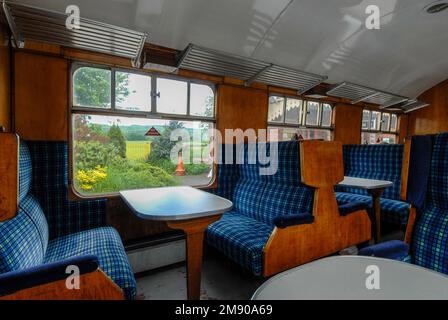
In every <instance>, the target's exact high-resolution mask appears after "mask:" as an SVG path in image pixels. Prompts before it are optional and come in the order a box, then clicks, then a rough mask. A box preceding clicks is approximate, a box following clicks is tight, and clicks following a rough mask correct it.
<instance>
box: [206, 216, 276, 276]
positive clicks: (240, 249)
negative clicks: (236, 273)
mask: <svg viewBox="0 0 448 320" xmlns="http://www.w3.org/2000/svg"><path fill="white" fill-rule="evenodd" d="M272 230H273V227H270V226H268V225H266V224H265V223H262V222H259V221H257V220H255V219H252V218H250V217H248V216H245V215H242V214H238V213H236V212H229V213H226V214H225V215H224V216H223V217H222V218H221V220H219V221H217V222H215V223H214V224H212V225H211V226H210V227H209V228H208V230H207V238H206V239H207V242H208V243H210V244H212V245H213V246H214V247H215V248H216V249H218V250H219V251H221V252H222V253H224V254H225V255H226V256H227V257H228V258H230V259H231V260H233V261H235V262H237V263H239V264H240V265H241V266H243V267H244V268H245V269H246V270H248V271H251V272H253V273H254V274H255V275H261V274H262V272H263V248H264V245H265V244H266V242H267V241H268V239H269V236H270V235H271V232H272Z"/></svg>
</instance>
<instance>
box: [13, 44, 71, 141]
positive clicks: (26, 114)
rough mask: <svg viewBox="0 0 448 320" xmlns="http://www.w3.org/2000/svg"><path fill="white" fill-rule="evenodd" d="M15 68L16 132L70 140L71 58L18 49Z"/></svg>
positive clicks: (26, 136) (29, 137)
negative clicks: (66, 58) (68, 137)
mask: <svg viewBox="0 0 448 320" xmlns="http://www.w3.org/2000/svg"><path fill="white" fill-rule="evenodd" d="M14 69H15V71H14V75H15V76H14V100H15V106H14V107H15V113H14V120H15V128H16V132H17V133H18V134H19V135H20V137H22V138H23V139H26V140H46V141H66V140H67V135H68V129H67V128H68V127H67V125H68V119H67V112H68V110H67V102H68V92H69V91H68V85H67V83H68V61H67V60H65V59H62V58H57V57H52V56H43V55H37V54H31V53H27V52H16V53H15V56H14Z"/></svg>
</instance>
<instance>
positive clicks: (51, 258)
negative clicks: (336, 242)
mask: <svg viewBox="0 0 448 320" xmlns="http://www.w3.org/2000/svg"><path fill="white" fill-rule="evenodd" d="M82 255H94V256H96V257H97V258H98V262H99V266H100V268H101V269H102V270H103V271H104V272H105V273H106V274H107V275H108V276H109V277H110V278H111V279H112V280H113V281H114V282H115V283H116V284H117V285H118V286H119V287H120V288H122V289H123V292H124V294H125V297H126V298H127V299H135V296H136V290H137V285H136V282H135V278H134V275H133V273H132V270H131V268H130V265H129V262H128V259H127V257H126V254H125V250H124V247H123V244H122V242H121V239H120V236H119V235H118V233H117V232H116V231H115V229H113V228H111V227H103V228H96V229H92V230H87V231H83V232H78V233H74V234H70V235H68V236H64V237H60V238H58V239H54V240H52V241H50V243H49V244H48V250H47V253H46V255H45V263H52V262H56V261H60V260H65V259H68V258H73V257H76V256H82Z"/></svg>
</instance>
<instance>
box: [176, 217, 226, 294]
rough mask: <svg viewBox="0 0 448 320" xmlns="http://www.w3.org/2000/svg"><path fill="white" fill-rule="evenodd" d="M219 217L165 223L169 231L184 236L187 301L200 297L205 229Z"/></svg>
mask: <svg viewBox="0 0 448 320" xmlns="http://www.w3.org/2000/svg"><path fill="white" fill-rule="evenodd" d="M220 218H221V215H217V216H212V217H205V218H198V219H193V220H187V221H172V222H167V225H168V227H170V228H171V229H176V230H182V231H184V232H185V234H186V237H187V239H186V249H187V296H188V300H199V299H200V296H201V269H202V255H203V245H204V233H205V229H207V227H208V226H209V225H210V224H212V223H213V222H215V221H217V220H219V219H220Z"/></svg>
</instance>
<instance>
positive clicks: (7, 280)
mask: <svg viewBox="0 0 448 320" xmlns="http://www.w3.org/2000/svg"><path fill="white" fill-rule="evenodd" d="M71 265H74V266H77V267H78V268H79V275H83V274H86V273H91V272H94V271H95V270H97V269H98V258H97V257H96V256H93V255H84V256H77V257H74V258H70V259H67V260H62V261H57V262H54V263H50V264H43V265H39V266H37V267H33V268H29V269H25V270H18V271H12V272H8V273H4V274H1V275H0V296H4V295H9V294H13V293H15V292H17V291H20V290H24V289H28V288H32V287H36V286H40V285H43V284H47V283H51V282H55V281H60V280H64V279H67V277H68V276H69V274H67V273H66V268H67V267H68V266H71Z"/></svg>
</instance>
